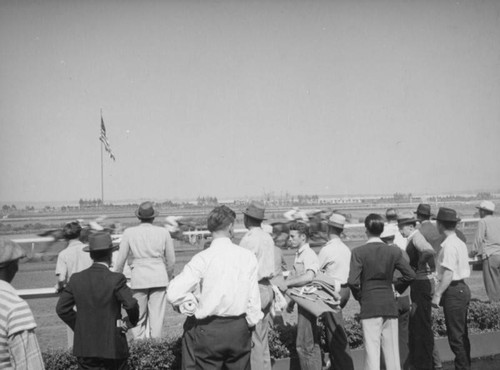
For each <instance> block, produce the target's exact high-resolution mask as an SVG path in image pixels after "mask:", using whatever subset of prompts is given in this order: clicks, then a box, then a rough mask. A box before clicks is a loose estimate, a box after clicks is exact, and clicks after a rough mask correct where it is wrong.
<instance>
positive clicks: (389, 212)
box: [385, 208, 398, 221]
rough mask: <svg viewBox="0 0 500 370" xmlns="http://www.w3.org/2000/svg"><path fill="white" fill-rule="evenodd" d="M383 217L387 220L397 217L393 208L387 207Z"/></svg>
mask: <svg viewBox="0 0 500 370" xmlns="http://www.w3.org/2000/svg"><path fill="white" fill-rule="evenodd" d="M385 218H386V219H387V221H395V220H397V218H398V214H397V212H396V210H395V209H394V208H387V211H385Z"/></svg>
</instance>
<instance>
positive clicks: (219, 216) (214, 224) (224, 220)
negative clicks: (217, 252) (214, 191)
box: [207, 205, 236, 233]
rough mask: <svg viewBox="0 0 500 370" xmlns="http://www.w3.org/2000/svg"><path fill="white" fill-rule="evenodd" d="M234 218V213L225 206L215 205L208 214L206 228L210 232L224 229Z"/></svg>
mask: <svg viewBox="0 0 500 370" xmlns="http://www.w3.org/2000/svg"><path fill="white" fill-rule="evenodd" d="M235 218H236V213H234V211H233V210H232V209H231V208H229V207H227V206H224V205H222V206H218V207H215V208H214V209H213V210H212V211H211V212H210V213H209V215H208V219H207V228H208V230H209V231H210V232H212V233H213V232H214V231H219V230H223V229H225V228H226V227H227V226H228V225H229V224H231V223H233V222H234V220H235Z"/></svg>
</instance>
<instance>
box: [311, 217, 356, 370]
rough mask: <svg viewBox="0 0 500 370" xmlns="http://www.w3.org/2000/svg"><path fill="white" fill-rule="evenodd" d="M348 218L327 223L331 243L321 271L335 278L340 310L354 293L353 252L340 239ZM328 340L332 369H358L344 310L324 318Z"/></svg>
mask: <svg viewBox="0 0 500 370" xmlns="http://www.w3.org/2000/svg"><path fill="white" fill-rule="evenodd" d="M345 221H346V220H345V217H344V216H342V215H340V214H337V213H334V214H332V215H331V216H330V218H329V219H328V221H327V226H328V239H329V241H328V243H327V244H326V245H325V246H324V247H323V248H321V251H320V252H319V256H318V260H319V270H320V271H321V272H323V273H325V274H326V275H328V276H330V277H332V278H333V279H335V291H336V292H339V293H340V296H341V301H340V307H341V308H343V307H344V306H345V305H346V304H347V301H348V300H349V296H350V290H349V287H348V286H347V279H348V278H349V265H350V263H351V250H350V249H349V247H347V245H345V244H344V243H343V242H342V240H341V239H340V235H341V234H342V232H343V231H344V225H345ZM323 319H324V323H325V330H326V339H327V343H328V348H329V349H330V362H331V369H332V370H354V364H353V362H352V358H351V352H350V350H349V341H348V339H347V333H346V331H345V329H344V318H343V317H342V310H339V312H326V313H325V314H324V315H323Z"/></svg>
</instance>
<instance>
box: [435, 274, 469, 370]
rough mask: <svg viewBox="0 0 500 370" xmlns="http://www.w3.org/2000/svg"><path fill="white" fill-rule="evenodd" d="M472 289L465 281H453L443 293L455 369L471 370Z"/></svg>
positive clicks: (445, 317) (442, 301)
mask: <svg viewBox="0 0 500 370" xmlns="http://www.w3.org/2000/svg"><path fill="white" fill-rule="evenodd" d="M469 302H470V289H469V287H468V286H467V284H465V283H464V282H463V281H459V282H452V283H451V284H450V286H449V287H448V289H446V291H445V292H444V294H443V298H442V299H441V305H442V306H443V311H444V320H445V323H446V331H447V332H448V342H449V343H450V348H451V350H452V352H453V353H454V354H455V369H456V370H470V368H471V361H470V342H469V333H468V329H467V311H468V310H469Z"/></svg>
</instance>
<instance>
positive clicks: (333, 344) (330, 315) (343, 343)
mask: <svg viewBox="0 0 500 370" xmlns="http://www.w3.org/2000/svg"><path fill="white" fill-rule="evenodd" d="M323 322H324V323H325V330H326V341H327V344H328V350H329V352H330V362H331V368H330V369H331V370H354V364H353V362H352V358H351V351H350V349H349V341H348V340H347V333H346V331H345V329H344V319H343V317H342V311H339V312H335V313H334V312H326V313H325V314H324V315H323Z"/></svg>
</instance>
